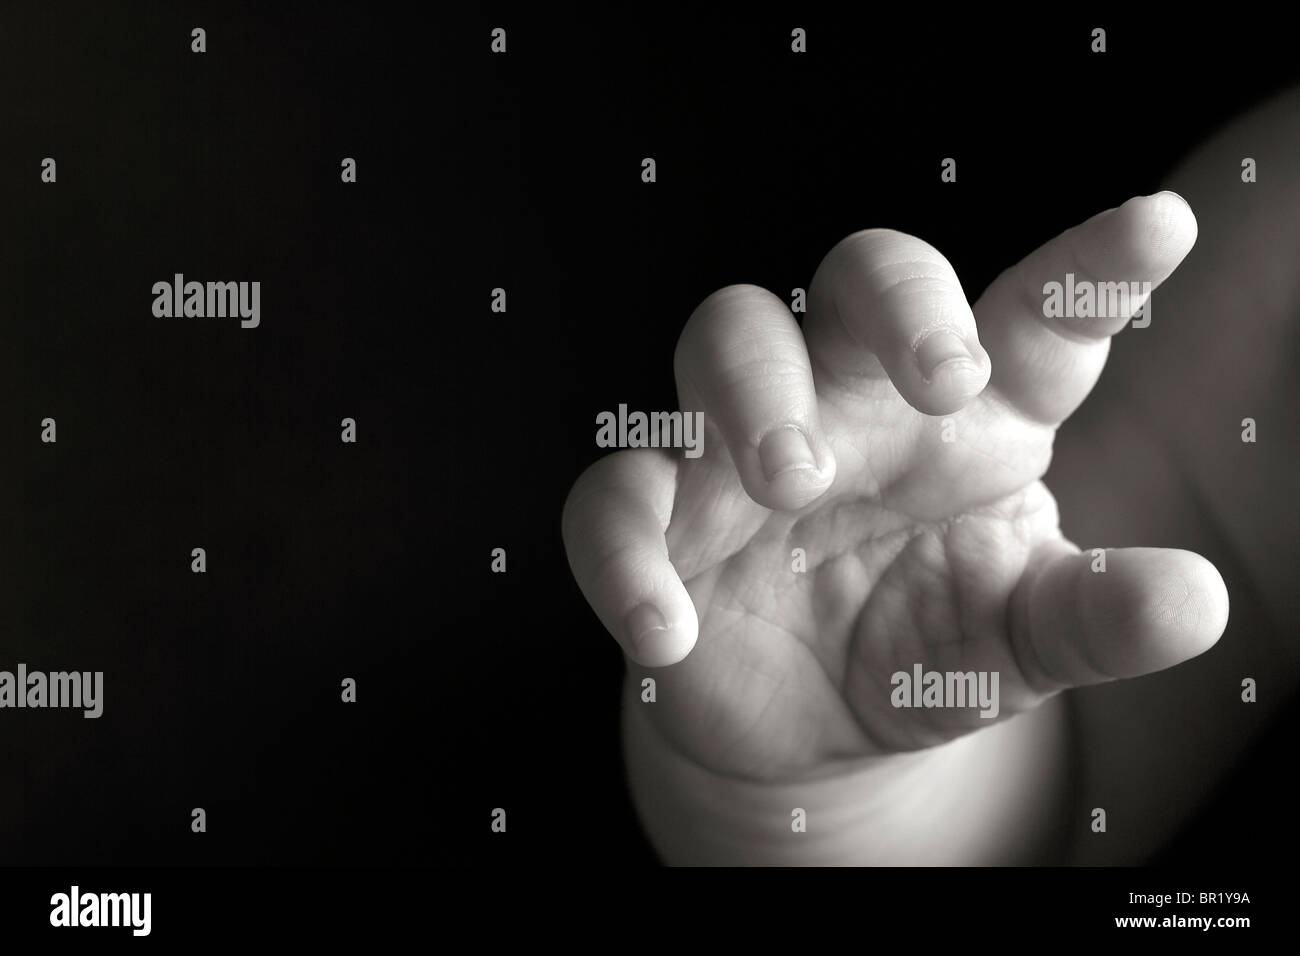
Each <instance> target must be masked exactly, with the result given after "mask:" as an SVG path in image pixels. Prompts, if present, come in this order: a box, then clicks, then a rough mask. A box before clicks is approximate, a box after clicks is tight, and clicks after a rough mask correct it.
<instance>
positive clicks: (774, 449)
mask: <svg viewBox="0 0 1300 956" xmlns="http://www.w3.org/2000/svg"><path fill="white" fill-rule="evenodd" d="M754 457H755V459H756V461H757V467H756V468H752V469H750V476H749V480H748V481H746V482H745V484H746V491H747V492H748V493H749V496H750V497H751V498H752V499H754V501H755V502H757V503H758V504H760V505H762V506H763V507H765V508H771V509H773V510H775V511H797V510H798V509H800V508H803V507H805V506H806V505H808V504H810V503H812V502H813V501H815V500H816V499H818V498H819V497H821V496H822V495H823V494H825V492H826V490H827V489H828V488H830V486H831V484H832V483H833V482H834V480H835V455H834V453H833V452H832V451H831V449H830V445H829V443H828V442H827V441H826V440H825V439H824V438H823V437H822V435H821V434H820V430H819V429H817V428H814V427H809V426H799V425H795V424H783V425H778V426H776V427H775V428H772V429H769V430H768V431H767V432H766V433H765V434H764V435H763V437H762V438H761V439H759V441H758V444H757V446H756V448H755V450H754Z"/></svg>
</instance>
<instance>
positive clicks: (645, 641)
mask: <svg viewBox="0 0 1300 956" xmlns="http://www.w3.org/2000/svg"><path fill="white" fill-rule="evenodd" d="M698 631H699V625H698V622H697V621H696V619H695V614H694V608H693V607H692V608H691V612H690V613H689V614H683V613H681V612H680V611H679V612H678V613H676V614H673V613H671V612H670V614H669V615H667V616H665V614H664V612H662V611H661V610H660V609H659V607H658V605H657V604H656V603H654V602H650V601H646V602H643V603H641V604H639V605H637V606H636V607H635V608H633V609H632V610H631V611H630V612H629V613H628V615H627V617H626V619H625V621H624V627H623V636H624V640H623V649H624V651H625V652H626V653H627V655H628V657H630V658H631V659H632V660H633V661H635V662H636V663H637V664H640V665H641V666H642V667H667V666H669V665H671V664H676V663H678V662H680V661H682V660H683V659H685V657H686V656H687V655H688V654H689V653H690V652H691V649H692V648H694V647H695V641H696V638H697V637H698Z"/></svg>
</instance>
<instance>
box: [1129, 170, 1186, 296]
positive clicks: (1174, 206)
mask: <svg viewBox="0 0 1300 956" xmlns="http://www.w3.org/2000/svg"><path fill="white" fill-rule="evenodd" d="M1119 212H1120V213H1121V214H1122V216H1123V218H1124V220H1125V221H1126V222H1127V223H1129V224H1131V232H1130V236H1131V238H1132V240H1133V242H1134V243H1135V244H1136V246H1137V248H1135V249H1134V254H1135V255H1136V257H1137V258H1139V260H1154V262H1153V264H1154V265H1155V266H1156V267H1157V272H1158V274H1157V275H1156V276H1155V279H1156V280H1157V281H1161V280H1163V279H1164V278H1165V277H1166V276H1167V275H1168V274H1169V273H1170V272H1172V271H1173V269H1174V267H1175V266H1177V265H1178V263H1180V262H1182V261H1183V259H1184V258H1185V257H1186V256H1187V254H1188V253H1189V252H1191V250H1192V246H1193V245H1195V244H1196V237H1197V232H1198V227H1197V223H1196V215H1195V213H1193V212H1192V207H1191V206H1190V205H1189V204H1188V202H1187V200H1186V199H1184V198H1183V197H1182V196H1180V195H1178V193H1176V192H1173V191H1171V190H1167V189H1166V190H1162V191H1161V192H1158V193H1152V194H1151V195H1149V196H1134V197H1133V198H1132V199H1130V200H1128V202H1126V203H1124V205H1122V206H1121V207H1120V208H1119Z"/></svg>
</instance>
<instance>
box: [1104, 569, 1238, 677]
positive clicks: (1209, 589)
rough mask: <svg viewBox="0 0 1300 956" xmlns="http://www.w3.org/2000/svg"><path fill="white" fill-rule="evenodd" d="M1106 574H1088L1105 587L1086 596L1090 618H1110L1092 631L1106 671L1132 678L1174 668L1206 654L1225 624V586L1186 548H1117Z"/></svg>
mask: <svg viewBox="0 0 1300 956" xmlns="http://www.w3.org/2000/svg"><path fill="white" fill-rule="evenodd" d="M1107 555H1108V558H1109V561H1110V566H1109V567H1108V568H1107V569H1106V573H1105V574H1104V575H1103V574H1098V575H1095V576H1093V579H1094V580H1095V581H1096V582H1097V583H1098V584H1102V583H1103V582H1102V579H1103V578H1105V580H1106V581H1108V582H1113V585H1112V586H1111V587H1109V588H1104V589H1103V590H1102V591H1096V592H1094V593H1093V595H1092V597H1093V598H1094V600H1095V599H1099V598H1103V597H1104V600H1105V601H1106V603H1108V604H1109V605H1110V607H1109V608H1104V607H1099V606H1096V605H1095V604H1094V606H1093V612H1094V614H1095V618H1094V620H1096V621H1097V622H1108V623H1109V624H1110V628H1109V631H1110V633H1109V634H1106V635H1098V636H1097V650H1098V653H1099V656H1100V657H1102V658H1103V659H1106V660H1107V661H1108V664H1109V667H1108V668H1106V669H1108V671H1109V673H1111V674H1112V675H1113V676H1118V677H1129V676H1137V675H1139V674H1145V673H1150V672H1152V671H1156V670H1161V669H1163V668H1166V667H1172V666H1174V665H1175V664H1180V663H1182V662H1183V661H1186V660H1190V659H1191V658H1193V657H1197V656H1198V655H1200V654H1203V653H1205V652H1206V651H1208V650H1209V649H1210V648H1211V647H1213V646H1214V645H1215V643H1217V642H1218V640H1219V638H1220V637H1221V636H1222V635H1223V632H1224V629H1225V628H1226V627H1227V623H1228V590H1227V586H1226V585H1225V584H1224V582H1223V578H1222V577H1221V576H1220V574H1219V572H1218V569H1216V568H1215V567H1214V565H1213V564H1211V563H1210V562H1209V561H1207V560H1206V559H1205V558H1203V557H1201V556H1200V555H1199V554H1196V553H1194V552H1192V551H1182V550H1178V549H1171V548H1123V549H1119V550H1114V551H1109V552H1107Z"/></svg>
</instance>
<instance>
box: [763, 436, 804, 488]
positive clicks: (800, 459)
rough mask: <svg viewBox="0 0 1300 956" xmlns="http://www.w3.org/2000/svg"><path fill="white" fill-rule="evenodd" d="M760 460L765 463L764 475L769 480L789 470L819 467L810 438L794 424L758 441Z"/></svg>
mask: <svg viewBox="0 0 1300 956" xmlns="http://www.w3.org/2000/svg"><path fill="white" fill-rule="evenodd" d="M758 460H759V462H760V463H762V465H763V477H765V478H766V479H767V480H768V481H772V480H774V479H775V478H777V477H778V476H780V475H784V474H785V473H786V472H787V471H795V470H796V469H799V468H813V469H816V467H817V459H816V458H814V457H813V453H812V448H810V447H809V445H808V439H807V438H805V437H804V434H803V432H801V431H800V430H799V429H798V428H796V427H795V426H793V425H787V426H785V427H783V428H778V429H776V430H775V431H771V432H768V433H767V435H766V436H765V437H764V438H763V440H762V441H761V442H759V443H758Z"/></svg>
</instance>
